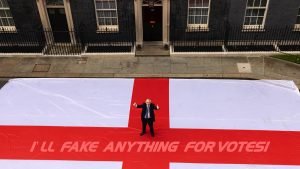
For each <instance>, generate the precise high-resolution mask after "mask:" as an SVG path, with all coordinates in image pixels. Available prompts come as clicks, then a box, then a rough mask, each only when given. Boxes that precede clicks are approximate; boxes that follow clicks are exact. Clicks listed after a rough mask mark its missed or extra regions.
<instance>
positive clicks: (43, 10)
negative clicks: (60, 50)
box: [36, 0, 76, 43]
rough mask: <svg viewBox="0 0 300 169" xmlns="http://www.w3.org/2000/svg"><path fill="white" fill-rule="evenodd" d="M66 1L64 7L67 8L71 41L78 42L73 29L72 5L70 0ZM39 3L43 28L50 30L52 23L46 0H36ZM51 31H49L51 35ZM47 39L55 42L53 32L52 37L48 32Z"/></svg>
mask: <svg viewBox="0 0 300 169" xmlns="http://www.w3.org/2000/svg"><path fill="white" fill-rule="evenodd" d="M63 1H64V6H63V8H64V9H65V13H66V19H67V24H68V30H69V31H70V33H69V34H70V39H71V43H76V38H75V36H74V33H73V32H72V31H74V23H73V17H72V12H71V5H70V0H63ZM36 3H37V7H38V11H39V13H40V18H41V22H42V25H43V29H44V30H48V31H51V30H52V29H51V24H50V20H49V15H48V11H47V6H46V0H36ZM49 33H50V32H48V35H49ZM45 36H46V41H47V42H51V43H52V42H54V38H53V35H52V34H51V36H52V37H51V38H50V37H49V36H47V32H46V35H45Z"/></svg>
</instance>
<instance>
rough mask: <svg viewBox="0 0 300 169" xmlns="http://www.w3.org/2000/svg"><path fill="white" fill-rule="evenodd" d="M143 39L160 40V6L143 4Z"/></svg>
mask: <svg viewBox="0 0 300 169" xmlns="http://www.w3.org/2000/svg"><path fill="white" fill-rule="evenodd" d="M143 29H144V30H143V34H144V35H143V36H144V41H162V7H161V6H155V7H151V8H150V7H148V6H143Z"/></svg>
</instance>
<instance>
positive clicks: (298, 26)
mask: <svg viewBox="0 0 300 169" xmlns="http://www.w3.org/2000/svg"><path fill="white" fill-rule="evenodd" d="M293 31H297V32H298V31H299V32H300V24H296V25H295V27H294V30H293Z"/></svg>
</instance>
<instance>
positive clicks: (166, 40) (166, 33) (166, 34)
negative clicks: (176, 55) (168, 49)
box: [162, 0, 170, 45]
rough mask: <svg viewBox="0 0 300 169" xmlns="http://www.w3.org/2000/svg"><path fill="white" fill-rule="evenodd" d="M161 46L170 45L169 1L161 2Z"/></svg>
mask: <svg viewBox="0 0 300 169" xmlns="http://www.w3.org/2000/svg"><path fill="white" fill-rule="evenodd" d="M162 5H163V26H162V29H163V45H169V44H170V43H169V42H170V0H163V2H162Z"/></svg>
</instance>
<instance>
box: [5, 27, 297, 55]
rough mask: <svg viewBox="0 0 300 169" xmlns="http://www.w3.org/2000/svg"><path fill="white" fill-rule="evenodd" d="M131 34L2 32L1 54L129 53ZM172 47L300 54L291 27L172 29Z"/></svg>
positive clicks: (112, 31)
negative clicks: (295, 52) (294, 52)
mask: <svg viewBox="0 0 300 169" xmlns="http://www.w3.org/2000/svg"><path fill="white" fill-rule="evenodd" d="M84 30H86V29H84ZM134 34H135V33H134V30H132V29H129V28H128V29H127V28H126V29H124V28H123V29H120V30H119V29H116V28H114V29H108V28H107V29H105V30H104V29H102V30H99V31H95V30H94V31H51V30H44V31H22V30H14V29H10V30H9V29H5V30H0V53H42V54H45V55H80V54H82V53H116V52H131V51H132V48H133V46H134V42H135V35H134ZM171 44H172V45H173V50H174V52H223V51H229V52H231V51H232V52H238V51H243V52H245V51H246V52H248V51H300V31H299V30H296V29H294V27H280V28H279V27H265V28H263V29H257V28H250V29H249V28H248V29H243V27H241V26H210V27H209V28H201V27H199V28H195V27H194V28H171Z"/></svg>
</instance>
